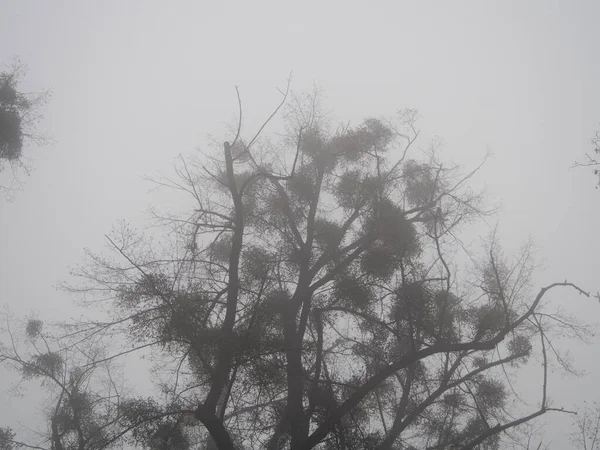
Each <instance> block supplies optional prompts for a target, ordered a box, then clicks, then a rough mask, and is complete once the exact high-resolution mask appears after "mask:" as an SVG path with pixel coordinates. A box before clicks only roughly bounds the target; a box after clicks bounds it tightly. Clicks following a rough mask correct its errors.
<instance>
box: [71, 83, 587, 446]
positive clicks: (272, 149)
mask: <svg viewBox="0 0 600 450" xmlns="http://www.w3.org/2000/svg"><path fill="white" fill-rule="evenodd" d="M288 88H289V85H288ZM288 96H289V94H288V89H286V90H285V91H282V102H281V104H280V105H279V106H277V108H276V109H275V111H274V113H273V114H272V115H271V116H270V117H269V118H267V120H266V121H265V123H264V124H263V125H262V126H261V127H259V129H258V130H257V131H256V132H254V133H251V134H250V135H249V136H246V135H245V132H244V129H243V121H242V105H241V100H240V97H239V93H238V100H239V122H238V126H237V129H236V131H235V135H234V136H232V139H231V140H230V141H228V142H225V143H224V145H223V148H222V153H221V154H203V155H202V158H198V159H191V160H186V159H183V158H182V159H181V161H180V164H179V166H178V167H177V169H176V175H177V177H176V178H174V179H169V178H162V179H159V180H157V181H156V182H157V183H158V184H159V185H160V186H163V187H168V188H172V189H175V190H176V191H179V192H183V193H185V194H187V195H189V198H190V207H189V211H188V213H187V214H185V215H172V214H166V215H164V214H161V213H158V212H156V213H155V219H156V220H157V221H158V223H160V224H162V225H164V226H165V227H166V230H167V231H168V233H166V234H165V235H164V236H163V237H162V239H161V243H160V245H158V244H156V243H154V241H153V240H151V239H146V238H144V236H142V235H140V234H138V233H137V232H135V231H133V230H131V229H130V228H128V227H126V226H122V227H120V228H118V229H116V230H115V232H113V233H112V234H111V235H109V236H107V241H108V243H109V246H110V247H111V249H112V252H113V256H112V257H105V256H102V255H98V254H94V253H91V252H89V253H88V260H87V262H86V263H84V265H83V266H82V267H81V268H80V269H78V270H76V271H75V272H74V275H75V276H77V277H79V278H80V280H81V283H78V284H76V285H73V284H71V285H70V286H68V287H67V288H68V289H69V290H71V291H75V292H85V293H86V294H92V293H96V294H99V298H100V299H101V300H100V301H101V304H105V305H106V311H108V312H109V314H110V317H109V318H108V319H107V320H106V321H103V322H92V323H88V324H86V325H85V327H83V328H82V330H81V335H82V336H86V335H87V336H95V335H97V334H98V333H108V332H110V333H114V334H115V335H122V336H125V337H126V339H127V347H126V348H122V349H120V350H118V349H116V348H115V351H114V357H115V358H116V357H118V356H119V355H121V354H131V353H134V352H136V351H150V352H151V353H152V354H153V355H154V356H155V357H156V358H158V364H157V369H156V371H155V372H154V373H153V375H152V376H153V377H155V378H156V379H157V380H160V389H161V398H162V399H166V404H165V405H164V408H165V411H173V412H172V414H173V416H176V415H177V414H180V418H181V417H188V418H189V416H186V415H185V413H184V412H181V411H193V416H194V417H195V419H196V420H197V421H199V422H200V423H202V424H203V426H204V429H205V430H206V434H207V436H210V439H208V440H207V446H208V447H209V448H210V447H212V448H217V449H219V450H229V449H234V448H240V449H241V448H249V449H250V448H267V449H272V450H276V449H284V448H289V449H291V450H310V449H313V448H320V449H400V448H402V449H405V448H426V449H432V450H433V449H449V448H460V449H480V450H482V449H497V448H499V445H500V441H501V438H502V436H503V435H504V434H505V432H507V431H510V430H512V429H515V428H518V427H520V426H522V425H523V424H527V423H528V422H530V421H532V420H534V419H536V418H538V417H540V416H542V415H544V414H545V413H547V412H550V411H554V412H565V410H564V409H562V408H560V407H555V406H553V405H552V403H551V402H550V394H549V385H550V379H549V369H548V368H549V365H551V364H563V365H564V359H563V358H562V357H561V355H560V354H559V353H558V352H557V351H556V347H555V345H554V344H553V330H555V329H557V328H558V329H560V330H561V331H562V333H561V334H566V333H567V332H568V333H570V334H572V335H573V336H574V337H578V338H585V334H586V332H587V330H586V328H585V327H582V326H579V325H578V324H576V323H575V322H573V321H571V320H570V319H569V318H565V317H561V316H560V315H558V314H556V313H555V312H554V311H553V310H551V308H550V306H549V305H548V302H547V301H546V300H547V294H548V293H549V292H551V291H554V290H555V289H560V288H566V289H569V290H571V291H573V292H574V293H579V294H582V295H584V296H588V293H587V292H585V291H584V290H582V289H581V288H579V287H578V286H577V285H575V284H573V283H570V282H568V281H565V282H559V283H552V284H550V285H548V286H546V287H543V288H541V289H539V291H537V292H536V293H531V292H530V290H529V288H530V282H531V273H532V271H533V262H532V258H531V251H530V250H531V248H530V246H525V247H524V248H523V250H522V252H521V253H519V254H517V255H516V258H515V259H514V260H513V261H511V260H510V258H507V257H505V256H504V255H503V253H502V251H501V248H500V245H499V242H498V239H497V237H496V235H495V234H493V235H492V237H491V238H490V240H489V242H488V243H487V244H486V245H485V246H484V250H485V251H484V253H483V254H482V255H480V256H479V257H477V256H476V255H473V254H470V253H465V251H464V247H463V246H462V242H461V240H460V239H459V233H460V230H461V227H463V226H464V224H466V223H468V222H470V221H473V220H477V219H480V218H481V217H484V216H486V215H488V214H490V213H491V212H490V211H487V210H485V209H484V208H483V206H482V204H483V203H482V202H483V195H482V194H481V193H479V192H476V191H473V190H472V189H471V188H470V187H469V180H470V179H471V178H472V176H473V174H474V173H475V172H476V171H477V169H478V168H475V169H474V170H472V171H469V172H466V173H461V170H460V168H459V167H456V166H454V165H451V164H447V163H442V162H441V161H440V160H439V158H438V156H437V147H436V145H435V144H434V145H432V147H431V148H430V151H429V152H428V153H427V154H426V157H425V158H424V159H421V160H417V159H414V158H413V157H411V155H410V151H411V149H412V147H413V145H414V143H415V142H416V140H417V138H418V136H419V131H418V129H417V117H418V116H417V113H416V111H413V110H405V111H401V112H400V114H399V115H398V117H397V119H396V120H395V121H383V120H379V119H373V118H371V119H367V120H365V121H364V122H363V123H362V124H360V125H358V126H355V127H350V126H341V127H339V128H338V129H328V128H327V127H326V126H324V125H323V124H324V123H325V122H324V121H322V120H320V119H321V118H322V114H321V110H320V106H319V102H318V98H317V97H315V96H311V95H308V96H304V97H296V98H293V99H292V100H293V101H292V102H290V104H291V106H290V107H287V108H286V107H285V106H284V105H285V104H286V103H285V102H286V101H287V100H288ZM280 110H283V111H284V118H285V130H286V132H285V133H284V136H283V138H282V139H281V141H280V142H275V140H267V139H264V138H262V139H261V135H262V133H263V132H264V130H265V128H266V126H267V125H268V124H269V123H270V121H271V120H272V118H273V117H275V115H276V113H277V112H278V111H280ZM244 136H246V137H245V139H244V138H243V137H244ZM94 303H95V304H97V300H94ZM531 358H533V359H536V360H537V361H539V362H540V363H541V370H540V379H539V385H538V386H536V388H537V389H539V392H540V397H539V403H538V404H537V406H535V407H532V408H531V409H530V411H529V412H527V413H525V414H519V413H518V410H517V409H515V408H512V407H511V405H510V402H509V400H510V399H511V397H514V394H513V393H512V392H513V391H511V389H512V388H511V385H510V382H511V379H512V377H513V376H514V373H515V371H517V370H518V367H519V366H520V365H522V364H525V363H526V362H527V360H528V359H531ZM509 388H511V389H509ZM532 388H533V386H532ZM175 405H176V407H175ZM177 411H179V413H178V412H177ZM181 420H183V419H181ZM182 433H183V435H185V430H184V432H182ZM186 442H189V441H186ZM142 444H144V443H143V442H142ZM144 445H145V444H144ZM181 447H182V448H183V447H185V442H183V443H182V445H181Z"/></svg>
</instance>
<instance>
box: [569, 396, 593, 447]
mask: <svg viewBox="0 0 600 450" xmlns="http://www.w3.org/2000/svg"><path fill="white" fill-rule="evenodd" d="M575 427H576V430H575V432H573V434H572V435H571V442H573V444H575V446H576V448H577V449H580V450H599V449H600V404H598V403H593V404H592V405H587V404H586V405H585V408H583V409H582V410H581V411H579V414H577V416H576V418H575Z"/></svg>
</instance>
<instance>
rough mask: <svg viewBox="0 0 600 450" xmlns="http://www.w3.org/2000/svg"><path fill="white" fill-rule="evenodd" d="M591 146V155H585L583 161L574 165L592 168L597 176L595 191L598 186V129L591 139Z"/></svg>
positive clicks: (599, 132)
mask: <svg viewBox="0 0 600 450" xmlns="http://www.w3.org/2000/svg"><path fill="white" fill-rule="evenodd" d="M591 144H592V147H593V150H592V153H587V154H586V155H585V160H584V161H583V162H580V163H576V164H575V165H576V166H578V167H592V168H593V170H594V175H596V176H598V184H597V185H596V189H598V186H600V129H599V130H596V134H595V135H594V137H593V138H592V140H591Z"/></svg>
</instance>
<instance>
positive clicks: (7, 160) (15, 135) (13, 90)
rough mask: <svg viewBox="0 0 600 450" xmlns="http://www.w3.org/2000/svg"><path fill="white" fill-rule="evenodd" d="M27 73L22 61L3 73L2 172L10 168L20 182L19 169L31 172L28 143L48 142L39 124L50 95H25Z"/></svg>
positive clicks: (0, 100) (0, 76)
mask: <svg viewBox="0 0 600 450" xmlns="http://www.w3.org/2000/svg"><path fill="white" fill-rule="evenodd" d="M25 74H26V68H25V66H24V65H23V64H22V63H20V62H19V61H18V60H15V62H14V63H13V64H12V66H11V67H9V68H8V69H6V70H4V71H3V72H0V171H2V170H3V169H6V167H10V169H11V170H12V171H13V182H15V181H17V182H18V178H17V174H16V172H17V171H18V169H23V170H25V171H26V172H27V170H28V165H27V164H26V162H25V160H24V156H23V146H24V144H25V143H26V142H27V141H31V142H34V143H36V144H41V143H44V142H45V141H47V139H46V138H45V137H44V136H42V135H40V134H38V133H37V131H36V125H37V124H38V123H39V121H40V120H41V118H42V114H41V107H42V106H43V105H44V104H45V103H46V101H47V99H48V97H49V94H48V92H38V93H28V92H23V91H22V90H21V87H20V85H21V83H22V82H23V80H24V77H25ZM0 189H2V190H6V191H9V192H10V191H11V190H12V189H11V187H10V186H4V185H0Z"/></svg>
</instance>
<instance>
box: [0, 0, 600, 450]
mask: <svg viewBox="0 0 600 450" xmlns="http://www.w3.org/2000/svg"><path fill="white" fill-rule="evenodd" d="M367 4H368V6H367ZM598 23H600V2H597V1H595V0H588V1H583V0H582V1H577V0H560V1H558V0H547V1H541V0H539V1H533V0H532V1H523V0H514V1H495V2H492V1H474V0H473V1H452V2H442V1H438V2H433V1H431V2H417V1H413V2H404V1H387V2H383V1H382V2H377V1H372V2H358V1H348V0H346V1H343V2H342V1H331V2H323V1H321V2H318V1H306V0H305V1H302V2H283V1H269V2H267V1H253V2H241V1H240V2H222V3H219V2H207V1H177V2H164V1H141V0H138V1H122V0H113V1H103V2H92V1H87V2H86V1H75V0H72V1H61V2H58V1H56V2H50V1H46V2H41V1H29V0H12V1H9V0H0V62H2V63H8V62H10V59H11V58H12V57H13V56H14V55H16V56H19V57H20V58H21V59H22V60H23V61H25V62H26V63H27V64H28V66H29V69H30V71H29V75H28V77H27V84H26V89H31V90H40V89H42V88H45V87H47V88H51V89H52V90H53V97H52V100H51V103H50V105H49V107H47V108H46V118H45V120H44V121H43V123H42V124H41V127H42V129H43V130H44V131H47V132H48V133H50V134H51V135H52V137H53V138H54V140H55V141H56V143H55V144H54V145H51V146H47V147H43V148H31V149H28V150H27V155H28V156H30V157H32V158H33V162H32V164H33V166H34V168H35V170H34V172H33V174H32V176H31V177H29V178H27V179H25V192H22V193H19V194H18V196H17V198H16V200H15V201H14V202H13V203H7V202H5V201H0V230H2V232H1V233H0V303H6V304H8V305H9V307H10V308H11V310H12V311H13V312H15V313H17V314H28V313H31V312H37V313H38V314H39V316H40V317H49V318H52V319H61V318H66V317H69V316H70V315H72V312H71V311H72V310H70V309H69V308H70V304H71V301H72V300H73V299H72V298H70V297H69V296H67V295H66V294H64V293H61V292H57V291H56V290H55V289H54V288H53V286H54V285H55V284H56V283H57V282H58V281H60V280H63V279H66V278H67V277H68V270H67V266H69V265H71V266H73V265H75V264H76V263H77V262H78V261H79V260H80V259H81V256H82V253H83V252H82V250H83V248H84V247H90V248H92V249H95V250H98V249H101V248H102V246H103V245H104V241H103V236H104V233H106V232H107V231H109V230H110V228H111V226H112V225H113V224H114V223H115V222H116V221H117V220H118V219H122V218H124V219H128V220H129V221H131V222H132V223H134V224H137V225H143V224H144V219H145V217H146V215H145V214H146V209H147V206H148V205H149V204H150V203H155V202H156V197H154V196H153V195H148V190H149V189H150V188H151V185H150V184H149V183H148V182H146V181H144V180H143V176H144V175H151V174H153V173H156V171H157V170H161V171H162V172H165V173H168V172H169V169H170V168H171V166H172V163H173V160H174V158H175V157H176V156H177V155H178V154H179V153H183V154H184V155H185V154H190V153H192V152H193V151H194V149H195V148H197V147H199V146H200V147H201V146H203V145H205V144H206V134H207V133H209V132H215V131H216V130H219V129H221V128H222V124H223V122H226V121H228V120H230V119H231V118H232V117H233V116H234V115H235V113H236V107H237V105H236V99H235V91H234V86H235V85H239V87H240V89H241V92H242V96H243V101H244V105H245V114H246V116H247V117H248V118H249V120H250V121H258V120H260V119H262V118H263V117H265V115H266V114H267V113H268V112H269V111H270V110H271V109H272V107H273V106H274V105H275V103H276V102H277V100H278V93H277V91H276V90H275V88H276V87H277V86H283V85H284V84H285V80H286V78H287V76H288V73H289V71H290V70H292V69H293V71H294V75H293V84H292V88H293V89H294V90H296V91H301V90H305V89H310V88H311V86H312V84H313V82H315V83H317V84H318V85H319V86H320V87H321V88H322V89H323V92H324V94H325V103H326V106H328V107H329V108H330V109H331V110H332V112H333V113H334V114H335V116H336V118H338V119H339V120H344V121H348V120H351V121H353V122H358V121H359V120H360V119H361V118H363V117H365V116H370V115H376V116H379V115H382V114H383V115H390V114H393V113H394V112H395V111H396V110H397V109H400V108H405V107H415V108H418V109H419V110H420V111H421V113H422V115H423V119H422V121H421V122H420V128H421V129H422V130H423V136H424V137H423V139H422V140H421V145H422V146H423V147H425V146H426V144H427V140H428V139H429V138H430V137H432V136H433V135H439V136H440V137H442V138H443V139H444V141H445V143H446V147H445V149H444V150H443V152H442V153H441V157H442V159H450V160H454V161H456V162H459V163H461V164H464V165H466V166H468V167H473V166H475V165H476V164H478V163H479V162H480V161H481V159H482V158H483V157H484V155H485V153H486V151H487V150H490V151H491V152H492V154H493V157H492V158H491V159H490V161H489V162H488V163H487V165H486V166H485V167H484V169H483V170H482V172H481V174H480V175H479V176H478V178H477V180H476V182H477V183H478V184H480V185H483V184H485V185H486V186H487V189H488V191H489V193H490V203H494V202H497V201H501V202H502V205H503V210H502V212H501V213H500V214H499V216H498V222H499V224H500V232H501V236H502V239H503V242H504V243H505V244H506V246H507V248H509V249H511V248H515V246H516V245H517V244H518V243H520V242H522V241H524V240H525V239H527V238H528V236H532V237H533V238H534V239H535V242H536V243H537V245H538V247H539V248H540V251H539V253H538V258H539V259H540V260H541V261H542V262H544V263H545V267H544V270H540V271H539V272H538V273H537V276H536V278H535V283H536V286H535V287H538V286H539V285H544V284H547V283H548V282H550V281H553V280H564V279H565V278H567V279H569V280H570V281H571V280H572V281H576V282H578V283H579V284H581V285H582V286H583V287H585V288H588V289H594V290H595V289H598V288H600V273H599V272H600V270H599V267H598V263H597V261H598V255H599V254H600V239H598V229H600V207H599V206H600V197H599V196H600V192H597V191H595V190H594V183H595V179H594V177H593V176H592V175H591V174H590V173H589V172H588V171H586V170H585V169H578V170H574V169H570V166H571V165H572V164H573V162H574V161H575V160H576V159H579V158H581V157H582V155H583V153H584V152H586V151H588V150H589V149H590V145H589V139H590V137H591V136H592V133H593V131H594V129H595V128H597V124H598V122H599V121H600V84H599V82H598V81H599V80H600V59H599V58H598V54H599V47H600V27H598ZM217 137H219V136H217ZM160 206H161V207H162V208H163V209H167V208H168V206H169V205H160ZM564 302H565V305H564V306H565V308H569V309H571V308H572V310H573V311H574V312H576V313H577V314H578V315H579V316H580V317H582V318H592V320H595V319H596V318H597V317H599V313H600V311H598V305H597V304H596V305H594V304H592V302H591V301H585V300H584V299H583V298H579V297H574V296H567V297H566V298H565V299H564ZM572 350H573V355H574V360H575V361H576V362H577V366H578V367H579V368H581V369H584V370H587V371H588V373H589V375H588V376H587V377H584V378H581V379H577V380H574V379H565V380H563V379H561V377H560V376H557V377H555V380H556V381H555V385H554V386H551V388H552V392H553V394H552V397H553V398H554V399H555V403H556V405H560V404H564V406H566V407H567V406H568V407H571V406H573V405H574V404H577V403H580V402H581V401H583V400H584V399H588V400H589V399H598V400H600V388H599V387H598V383H597V381H596V380H597V379H598V376H599V375H600V359H598V358H597V357H596V355H597V354H598V346H597V345H596V346H590V347H587V348H579V347H578V348H573V349H572ZM4 398H5V397H2V400H0V401H4ZM14 403H15V404H16V403H17V402H14ZM1 410H2V409H1V408H0V411H1ZM15 411H17V410H15ZM18 411H19V412H18V414H22V417H20V419H21V420H25V419H24V418H25V417H26V413H27V411H25V410H18ZM15 415H16V413H13V414H12V415H11V420H16V419H15ZM6 420H7V416H6V414H5V413H4V412H0V424H1V423H6ZM545 421H546V422H547V423H548V424H550V425H552V426H549V427H548V429H547V431H546V436H547V438H548V439H551V440H552V441H553V446H552V448H555V449H562V448H568V444H567V440H566V439H565V437H564V436H562V435H564V433H565V432H568V431H569V425H570V419H569V418H565V417H558V418H557V417H556V416H554V417H550V416H548V418H547V419H545Z"/></svg>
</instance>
